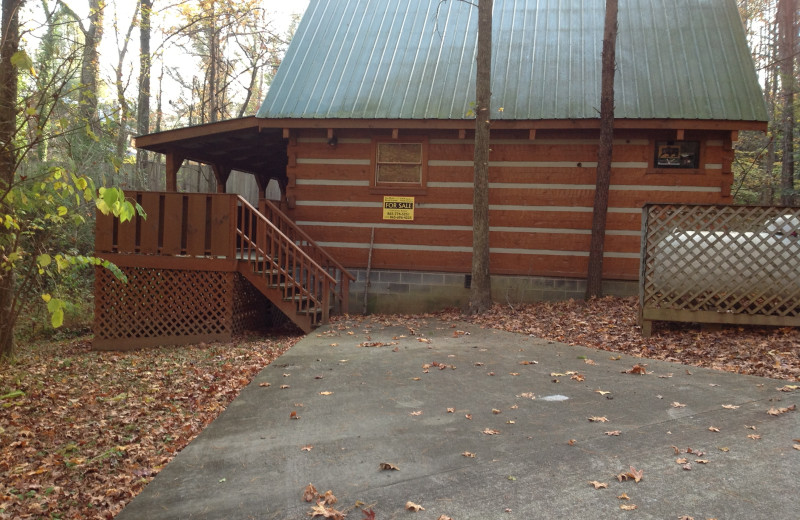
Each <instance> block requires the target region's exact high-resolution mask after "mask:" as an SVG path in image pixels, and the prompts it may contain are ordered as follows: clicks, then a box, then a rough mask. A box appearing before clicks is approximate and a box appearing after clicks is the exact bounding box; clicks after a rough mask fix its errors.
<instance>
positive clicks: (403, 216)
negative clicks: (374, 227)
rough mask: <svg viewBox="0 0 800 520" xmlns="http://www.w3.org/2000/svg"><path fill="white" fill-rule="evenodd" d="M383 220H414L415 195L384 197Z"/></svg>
mask: <svg viewBox="0 0 800 520" xmlns="http://www.w3.org/2000/svg"><path fill="white" fill-rule="evenodd" d="M383 220H414V197H383Z"/></svg>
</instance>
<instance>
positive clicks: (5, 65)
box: [0, 0, 25, 358]
mask: <svg viewBox="0 0 800 520" xmlns="http://www.w3.org/2000/svg"><path fill="white" fill-rule="evenodd" d="M24 3H25V0H3V4H2V8H3V15H2V24H3V25H2V31H3V32H2V36H0V192H2V194H3V196H2V197H0V214H2V215H8V214H9V213H10V209H9V208H8V204H9V201H8V197H7V196H6V195H7V194H8V192H9V191H10V190H11V187H12V186H13V184H14V174H15V173H16V170H17V165H18V161H19V153H18V151H17V149H16V133H17V130H16V126H17V113H18V112H17V110H18V108H17V92H18V88H17V82H18V74H17V70H18V69H17V65H18V64H19V59H18V56H19V54H18V51H19V38H20V36H19V10H20V9H21V8H22V6H23V4H24ZM12 242H13V235H12V234H11V233H10V232H9V230H8V228H7V227H6V226H0V256H2V257H6V256H7V255H10V254H11V251H12V249H13V243H12ZM1 266H2V267H3V269H2V271H0V314H2V318H0V358H4V357H8V356H10V355H11V352H12V350H13V347H14V323H15V321H14V320H12V318H13V308H12V307H13V299H14V271H13V269H12V267H11V265H8V266H7V265H6V262H2V265H1Z"/></svg>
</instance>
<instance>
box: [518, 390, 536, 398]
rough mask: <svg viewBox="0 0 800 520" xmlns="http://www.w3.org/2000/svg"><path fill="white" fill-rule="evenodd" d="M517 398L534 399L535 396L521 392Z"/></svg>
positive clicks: (531, 393)
mask: <svg viewBox="0 0 800 520" xmlns="http://www.w3.org/2000/svg"><path fill="white" fill-rule="evenodd" d="M517 397H524V398H525V399H536V394H534V393H533V392H523V393H521V394H519V395H517Z"/></svg>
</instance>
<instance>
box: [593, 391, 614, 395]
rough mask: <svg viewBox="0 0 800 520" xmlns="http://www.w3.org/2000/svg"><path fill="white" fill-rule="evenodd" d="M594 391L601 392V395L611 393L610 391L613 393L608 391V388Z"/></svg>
mask: <svg viewBox="0 0 800 520" xmlns="http://www.w3.org/2000/svg"><path fill="white" fill-rule="evenodd" d="M594 392H595V393H596V394H600V395H606V394H610V393H611V392H610V391H608V390H595V391H594Z"/></svg>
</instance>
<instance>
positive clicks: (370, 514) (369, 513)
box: [359, 506, 375, 520]
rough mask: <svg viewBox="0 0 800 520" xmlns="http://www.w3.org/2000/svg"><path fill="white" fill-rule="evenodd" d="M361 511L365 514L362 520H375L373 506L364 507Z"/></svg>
mask: <svg viewBox="0 0 800 520" xmlns="http://www.w3.org/2000/svg"><path fill="white" fill-rule="evenodd" d="M359 507H360V506H359ZM361 512H362V513H363V514H364V518H362V519H361V520H375V511H373V510H372V508H370V509H362V510H361Z"/></svg>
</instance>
